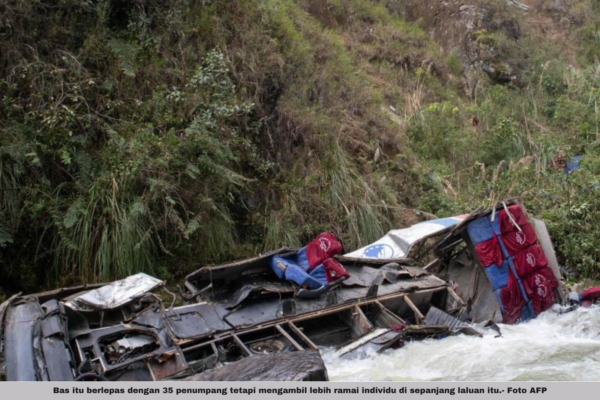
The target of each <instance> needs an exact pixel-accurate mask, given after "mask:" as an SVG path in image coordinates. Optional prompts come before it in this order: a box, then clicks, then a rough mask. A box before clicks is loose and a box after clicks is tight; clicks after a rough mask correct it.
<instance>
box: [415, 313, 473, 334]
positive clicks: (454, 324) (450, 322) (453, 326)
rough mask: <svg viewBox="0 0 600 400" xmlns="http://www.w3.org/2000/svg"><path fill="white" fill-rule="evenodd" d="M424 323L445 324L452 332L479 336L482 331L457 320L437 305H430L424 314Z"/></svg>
mask: <svg viewBox="0 0 600 400" xmlns="http://www.w3.org/2000/svg"><path fill="white" fill-rule="evenodd" d="M425 325H437V326H447V327H448V328H450V330H451V331H452V332H454V333H465V334H467V335H475V336H481V335H482V332H481V331H480V330H479V329H477V328H475V327H473V326H471V325H469V324H467V323H465V322H463V321H461V320H459V319H458V318H454V317H453V316H451V315H450V314H448V313H445V312H444V311H442V310H440V309H439V308H437V307H434V306H431V307H430V308H429V312H428V313H427V315H426V316H425Z"/></svg>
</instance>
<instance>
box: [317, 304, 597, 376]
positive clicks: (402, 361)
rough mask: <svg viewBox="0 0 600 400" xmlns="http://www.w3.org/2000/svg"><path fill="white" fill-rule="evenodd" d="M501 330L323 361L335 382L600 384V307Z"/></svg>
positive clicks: (551, 315) (330, 356)
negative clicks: (549, 382)
mask: <svg viewBox="0 0 600 400" xmlns="http://www.w3.org/2000/svg"><path fill="white" fill-rule="evenodd" d="M500 328H501V331H502V336H501V337H495V336H496V335H497V333H496V332H494V331H489V332H487V333H486V334H485V335H484V337H483V338H478V337H472V336H465V335H459V336H454V337H449V338H445V339H442V340H433V339H432V340H425V341H420V342H412V343H408V344H407V345H406V346H404V347H403V348H401V349H397V350H388V351H386V352H385V353H383V354H380V355H377V354H370V355H368V357H366V358H364V359H360V360H342V359H340V358H338V357H336V356H335V352H334V351H326V352H325V353H324V354H323V359H324V360H325V363H326V365H327V370H328V372H329V378H330V379H331V380H332V381H440V380H441V381H522V380H535V381H550V380H566V381H597V380H600V307H592V308H579V309H577V310H575V311H573V312H570V313H566V314H558V313H556V312H553V311H548V312H545V313H543V314H542V315H540V316H539V317H538V318H536V319H535V320H533V321H530V322H527V323H523V324H519V325H500Z"/></svg>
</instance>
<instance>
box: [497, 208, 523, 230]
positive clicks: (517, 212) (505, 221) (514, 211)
mask: <svg viewBox="0 0 600 400" xmlns="http://www.w3.org/2000/svg"><path fill="white" fill-rule="evenodd" d="M507 208H508V211H509V212H510V214H511V215H512V217H513V220H514V221H515V222H516V223H517V225H519V226H521V227H522V226H523V225H525V224H527V223H528V221H527V215H525V212H524V211H523V209H522V208H521V206H520V205H518V204H514V205H512V206H510V207H507ZM498 217H499V218H500V233H508V232H512V231H516V230H518V229H517V227H516V226H515V225H514V224H513V223H512V221H511V220H510V218H509V216H508V215H507V214H506V210H504V209H502V210H500V212H499V213H498Z"/></svg>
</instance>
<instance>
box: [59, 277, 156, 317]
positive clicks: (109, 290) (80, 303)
mask: <svg viewBox="0 0 600 400" xmlns="http://www.w3.org/2000/svg"><path fill="white" fill-rule="evenodd" d="M163 284H164V282H163V281H161V280H160V279H157V278H154V277H152V276H150V275H146V274H144V273H139V274H136V275H131V276H128V277H127V278H125V279H122V280H120V281H115V282H113V283H111V284H109V285H106V286H102V287H101V288H98V289H94V290H90V291H89V292H85V293H83V294H81V295H79V296H77V297H75V298H72V299H70V300H69V301H68V302H67V303H65V304H66V305H67V306H69V307H70V308H71V309H74V310H81V309H95V310H98V309H100V310H109V309H112V308H116V307H120V306H122V305H124V304H127V303H129V302H130V301H132V300H134V299H137V298H139V297H141V296H142V295H144V293H147V292H150V291H152V290H154V289H156V288H157V287H158V286H160V285H163Z"/></svg>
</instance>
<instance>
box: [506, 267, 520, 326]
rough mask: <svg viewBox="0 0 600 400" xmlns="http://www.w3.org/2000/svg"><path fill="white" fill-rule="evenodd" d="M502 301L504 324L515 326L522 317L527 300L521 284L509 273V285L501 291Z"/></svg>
mask: <svg viewBox="0 0 600 400" xmlns="http://www.w3.org/2000/svg"><path fill="white" fill-rule="evenodd" d="M500 300H502V307H503V308H504V311H503V312H502V322H504V323H505V324H514V323H515V322H517V320H518V319H519V317H520V316H521V309H522V308H523V306H524V305H525V300H523V296H521V291H520V290H519V282H517V279H516V278H515V276H514V274H513V273H512V272H511V271H509V273H508V285H506V286H505V287H503V288H502V289H500Z"/></svg>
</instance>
